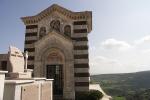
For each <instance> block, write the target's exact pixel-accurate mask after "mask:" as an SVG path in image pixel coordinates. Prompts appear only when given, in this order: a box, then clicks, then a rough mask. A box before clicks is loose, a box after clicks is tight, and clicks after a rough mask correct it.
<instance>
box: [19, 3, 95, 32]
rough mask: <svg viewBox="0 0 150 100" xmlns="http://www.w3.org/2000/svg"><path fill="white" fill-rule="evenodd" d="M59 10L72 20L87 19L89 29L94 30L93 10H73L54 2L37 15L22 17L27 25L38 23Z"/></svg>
mask: <svg viewBox="0 0 150 100" xmlns="http://www.w3.org/2000/svg"><path fill="white" fill-rule="evenodd" d="M54 12H57V13H59V14H62V15H63V16H65V17H66V18H67V19H71V20H74V21H75V20H87V25H88V29H89V30H88V31H89V32H90V31H91V30H92V12H91V11H83V12H72V11H70V10H68V9H66V8H63V7H61V6H59V5H57V4H53V5H52V6H50V7H48V8H47V9H45V10H44V11H42V12H40V13H39V14H37V15H35V16H27V17H22V18H21V19H22V21H23V22H24V24H25V25H28V24H37V23H38V22H39V21H41V20H42V19H43V18H45V17H47V16H50V15H51V14H52V13H54Z"/></svg>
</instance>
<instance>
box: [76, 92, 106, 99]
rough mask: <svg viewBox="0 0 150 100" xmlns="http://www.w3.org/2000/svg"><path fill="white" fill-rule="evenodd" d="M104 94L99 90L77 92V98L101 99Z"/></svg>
mask: <svg viewBox="0 0 150 100" xmlns="http://www.w3.org/2000/svg"><path fill="white" fill-rule="evenodd" d="M102 97H103V94H102V93H101V92H100V91H98V90H91V91H89V92H79V93H76V100H100V99H101V98H102Z"/></svg>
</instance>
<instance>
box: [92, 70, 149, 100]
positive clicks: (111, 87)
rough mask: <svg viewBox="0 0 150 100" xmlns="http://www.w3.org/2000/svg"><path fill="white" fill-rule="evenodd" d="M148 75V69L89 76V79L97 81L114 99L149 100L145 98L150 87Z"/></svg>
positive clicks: (147, 96)
mask: <svg viewBox="0 0 150 100" xmlns="http://www.w3.org/2000/svg"><path fill="white" fill-rule="evenodd" d="M149 76H150V71H145V72H137V73H127V74H103V75H93V76H91V81H92V82H94V83H99V84H100V85H101V87H102V88H103V89H104V91H105V92H106V93H107V94H109V95H111V96H113V97H114V100H150V99H147V98H149V97H150V92H149V90H148V89H149V88H150V77H149ZM137 95H138V96H137ZM136 97H137V98H136ZM135 98H136V99H135ZM138 98H140V99H138ZM141 98H142V99H141Z"/></svg>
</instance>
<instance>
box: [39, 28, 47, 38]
mask: <svg viewBox="0 0 150 100" xmlns="http://www.w3.org/2000/svg"><path fill="white" fill-rule="evenodd" d="M45 35H46V27H41V28H40V32H39V38H42V37H43V36H45Z"/></svg>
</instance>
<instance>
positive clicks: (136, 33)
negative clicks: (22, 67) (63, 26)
mask: <svg viewBox="0 0 150 100" xmlns="http://www.w3.org/2000/svg"><path fill="white" fill-rule="evenodd" d="M54 3H55V4H58V5H60V6H63V7H65V8H67V9H70V10H72V11H77V12H78V11H85V10H88V11H92V13H93V18H92V21H93V30H92V32H91V33H90V34H89V61H90V72H91V74H107V73H130V72H137V71H146V70H150V6H149V5H150V0H0V53H7V51H8V47H9V45H13V46H16V47H18V48H20V49H21V50H22V51H23V48H24V34H25V26H24V24H23V22H22V21H21V19H20V18H21V17H23V16H32V15H36V14H37V13H39V12H40V11H42V10H44V9H46V8H48V7H49V6H51V5H52V4H54Z"/></svg>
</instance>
